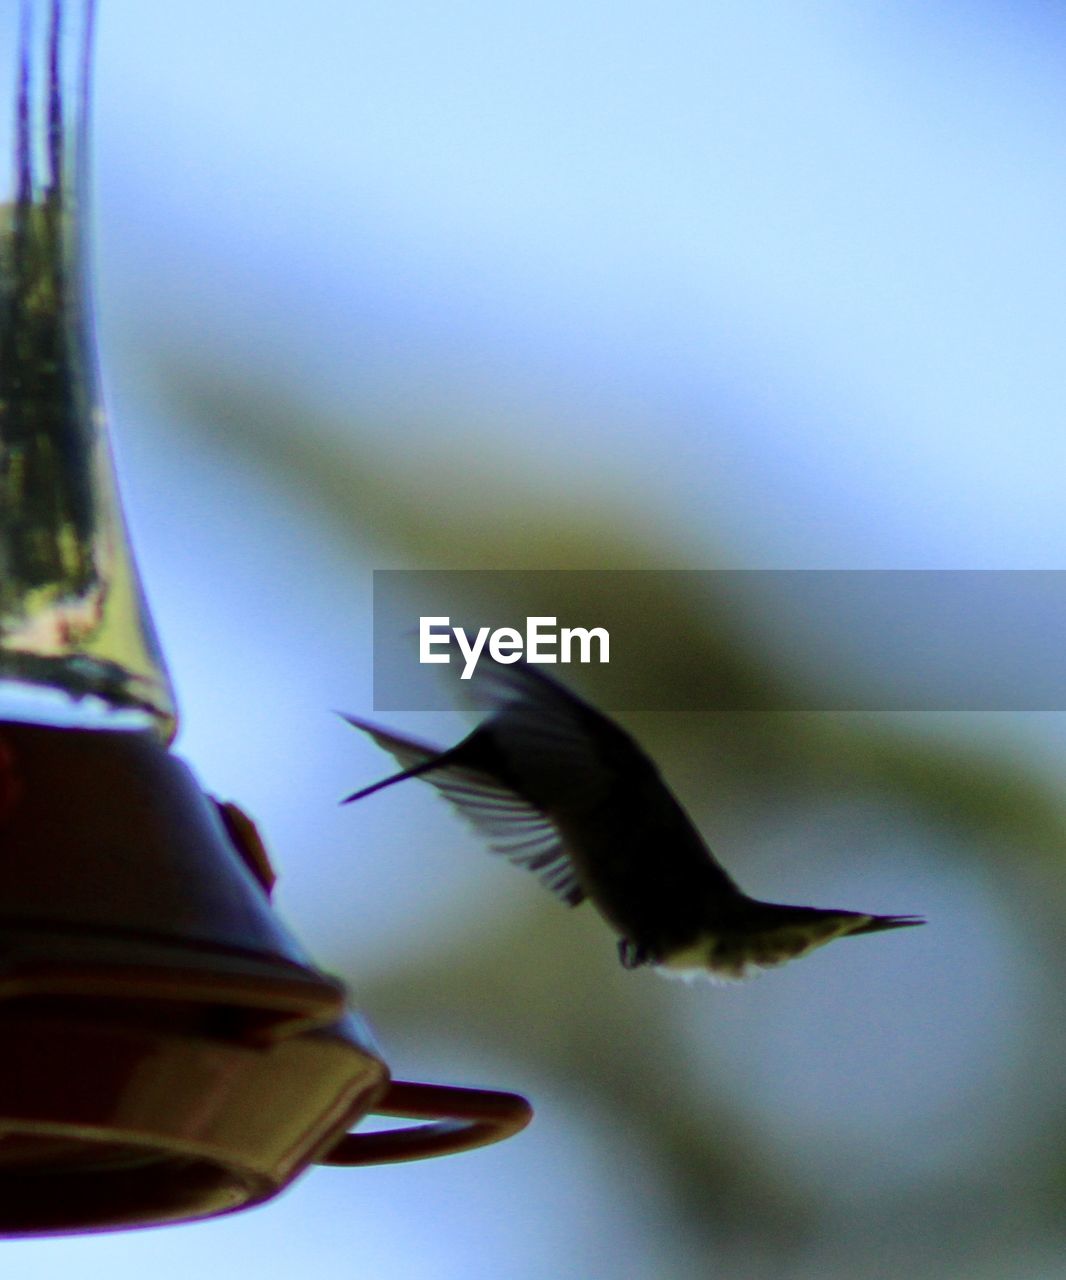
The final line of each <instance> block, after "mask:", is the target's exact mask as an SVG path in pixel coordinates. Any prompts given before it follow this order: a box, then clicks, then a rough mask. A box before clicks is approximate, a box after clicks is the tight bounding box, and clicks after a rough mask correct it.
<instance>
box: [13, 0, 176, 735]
mask: <svg viewBox="0 0 1066 1280" xmlns="http://www.w3.org/2000/svg"><path fill="white" fill-rule="evenodd" d="M93 14H94V5H93V3H92V2H91V0H74V2H73V3H72V2H71V0H65V2H64V0H0V22H2V32H3V39H2V40H0V719H2V720H30V721H33V722H36V723H48V724H56V725H65V726H70V727H74V726H80V727H95V728H126V727H130V728H132V727H149V726H151V727H154V728H155V729H156V731H157V732H158V734H159V736H160V737H161V738H163V740H165V741H169V740H170V738H172V737H173V734H174V729H175V719H174V716H175V712H174V698H173V694H172V690H171V686H170V682H169V680H168V678H167V674H166V669H165V666H164V663H163V659H162V656H161V652H160V648H159V644H158V642H157V640H156V636H155V631H154V628H153V625H152V621H151V616H150V614H149V612H148V609H147V607H146V605H145V602H144V596H143V593H142V590H141V585H140V580H139V578H138V574H137V568H136V565H135V563H134V560H133V556H132V553H131V550H130V544H129V539H128V537H127V534H126V529H125V524H124V521H123V516H122V511H121V508H120V506H119V502H118V497H117V492H116V484H115V478H114V470H113V464H112V459H111V451H110V447H109V443H108V436H107V427H106V422H105V418H104V414H103V410H102V407H101V399H100V392H99V376H98V372H97V367H96V351H95V340H94V333H93V311H92V300H91V292H90V287H89V285H90V281H89V279H88V276H87V272H86V255H85V238H86V232H85V226H86V217H85V214H86V209H85V205H86V191H87V174H86V164H87V156H86V146H85V139H86V134H87V128H88V103H89V68H90V58H89V49H90V46H91V37H92V23H93Z"/></svg>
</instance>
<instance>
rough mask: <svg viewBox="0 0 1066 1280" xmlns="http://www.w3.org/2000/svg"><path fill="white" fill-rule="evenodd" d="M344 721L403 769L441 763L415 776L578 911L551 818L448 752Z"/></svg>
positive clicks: (574, 885)
mask: <svg viewBox="0 0 1066 1280" xmlns="http://www.w3.org/2000/svg"><path fill="white" fill-rule="evenodd" d="M344 718H345V719H346V720H347V721H348V723H349V724H351V725H354V726H355V728H357V729H361V730H362V731H363V732H364V733H367V734H369V735H370V737H371V738H373V740H374V741H375V742H376V743H377V745H378V746H379V747H381V748H382V749H383V750H385V751H388V752H389V753H390V755H392V756H393V757H395V759H396V760H397V761H398V762H399V763H400V765H401V767H402V768H404V769H414V768H417V767H419V766H420V765H424V764H427V763H428V762H430V761H432V760H434V759H439V760H440V763H439V765H435V766H434V767H433V768H432V769H428V770H426V771H425V772H424V773H421V774H419V776H420V777H421V778H422V780H423V782H428V783H429V784H430V785H431V786H433V787H435V788H436V789H437V791H439V792H440V794H441V795H442V796H444V798H445V799H446V800H448V801H450V802H451V804H453V805H454V806H455V808H456V809H457V810H458V811H459V813H460V814H461V815H462V816H463V817H464V818H466V820H467V821H468V822H470V823H471V825H472V826H473V827H474V828H475V830H476V831H477V832H478V833H479V834H480V835H482V836H484V837H485V839H486V840H487V842H488V844H489V847H490V848H491V849H492V850H493V852H494V853H499V854H501V855H502V856H503V857H505V858H507V859H508V860H509V861H510V862H512V863H514V865H515V866H518V867H524V868H525V869H526V870H528V871H532V872H534V873H537V874H538V875H539V877H540V879H541V882H542V883H543V884H545V885H546V886H547V887H548V888H549V889H550V890H551V891H552V892H553V893H554V894H555V895H556V896H557V897H558V898H560V899H561V900H562V901H563V902H566V903H568V904H569V905H570V906H572V907H576V906H578V905H579V904H580V903H581V902H583V901H584V899H585V891H584V890H583V889H582V888H581V885H580V883H579V882H578V878H577V874H576V872H575V871H574V867H573V864H572V863H571V861H570V855H569V853H568V852H567V850H566V848H565V847H564V845H563V841H562V837H561V835H560V833H559V831H558V829H557V828H556V827H555V825H554V823H553V822H552V821H551V819H550V818H549V817H548V816H547V815H546V814H545V813H544V812H543V811H542V810H541V809H539V808H537V806H536V805H534V804H531V803H530V802H529V801H528V800H526V799H524V798H523V797H522V796H520V795H518V793H517V792H515V791H513V790H512V789H511V788H510V787H508V786H507V785H506V783H503V782H501V781H500V780H499V779H498V778H494V777H493V776H492V775H491V774H489V773H485V772H483V771H482V770H480V769H474V768H471V767H470V766H469V765H461V764H456V763H452V762H450V761H449V759H448V757H449V755H450V752H448V751H440V750H438V749H437V748H436V747H431V746H428V745H426V744H425V743H421V742H416V741H414V740H413V739H411V738H403V737H400V736H399V735H398V734H395V733H391V732H390V731H389V730H387V729H380V728H378V727H377V725H373V724H370V723H368V722H367V721H365V720H358V719H356V718H355V717H354V716H347V715H346V716H345V717H344Z"/></svg>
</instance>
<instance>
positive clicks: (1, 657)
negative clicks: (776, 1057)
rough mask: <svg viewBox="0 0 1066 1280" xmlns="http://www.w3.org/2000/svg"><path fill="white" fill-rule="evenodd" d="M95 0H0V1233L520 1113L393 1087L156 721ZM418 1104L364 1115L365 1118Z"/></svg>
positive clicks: (170, 1216) (100, 1224) (244, 846)
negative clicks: (89, 236) (110, 423)
mask: <svg viewBox="0 0 1066 1280" xmlns="http://www.w3.org/2000/svg"><path fill="white" fill-rule="evenodd" d="M93 16H94V5H93V3H92V0H0V24H2V28H0V37H2V38H0V63H2V65H0V1235H8V1236H19V1235H41V1234H52V1233H60V1232H74V1231H95V1230H105V1229H117V1228H122V1227H133V1226H147V1225H151V1224H156V1223H164V1222H177V1221H183V1220H187V1219H192V1218H201V1217H206V1216H209V1215H212V1214H218V1213H223V1212H227V1211H232V1210H237V1209H241V1208H244V1207H247V1206H250V1205H253V1204H257V1203H259V1202H261V1201H263V1200H266V1199H268V1198H270V1197H271V1196H273V1195H275V1194H276V1193H277V1192H278V1191H280V1190H281V1189H282V1188H284V1187H285V1186H287V1185H288V1184H289V1183H290V1182H291V1181H292V1180H293V1179H294V1178H296V1177H297V1176H298V1175H300V1174H301V1173H302V1172H304V1171H305V1170H306V1169H308V1168H309V1167H310V1166H311V1165H313V1164H314V1163H323V1164H344V1165H348V1164H351V1165H355V1164H371V1163H377V1162H383V1161H388V1160H405V1159H413V1158H416V1157H420V1156H425V1155H435V1154H444V1153H446V1152H449V1151H456V1150H462V1149H465V1148H468V1147H472V1146H477V1145H480V1144H483V1143H486V1142H491V1141H495V1140H497V1139H498V1138H502V1137H504V1136H506V1135H508V1134H510V1133H513V1132H515V1131H516V1130H518V1129H520V1128H522V1127H523V1125H524V1124H526V1123H527V1122H528V1119H529V1116H530V1111H529V1107H528V1104H527V1103H526V1102H525V1101H524V1099H522V1098H519V1097H517V1096H515V1095H512V1094H505V1093H495V1092H491V1091H483V1090H473V1089H453V1088H446V1087H444V1086H437V1085H423V1084H411V1083H401V1082H397V1081H393V1080H391V1078H390V1073H389V1069H388V1067H387V1065H386V1063H385V1061H384V1059H383V1058H382V1056H381V1052H380V1050H379V1049H378V1048H377V1046H376V1044H375V1042H374V1040H373V1037H372V1035H371V1033H370V1031H369V1030H368V1028H367V1026H366V1025H365V1024H364V1022H363V1021H362V1020H361V1019H360V1017H359V1016H358V1015H357V1014H356V1013H355V1012H353V1011H352V1010H351V1009H350V1008H349V1007H348V1004H347V1000H346V994H345V990H344V988H343V986H342V985H341V983H340V982H338V981H337V980H336V979H334V978H332V977H330V976H328V975H327V974H325V973H323V972H321V971H320V970H318V969H317V968H315V966H314V965H313V963H312V962H311V961H310V960H309V959H308V957H307V956H306V955H305V953H304V952H303V950H302V949H301V947H300V946H299V944H298V943H297V942H296V940H295V939H294V938H293V937H292V936H291V935H290V933H289V932H288V931H287V929H286V928H285V926H284V925H283V924H282V923H281V921H280V920H279V919H278V917H277V915H276V914H275V912H274V910H273V908H272V906H271V904H270V900H269V893H270V887H271V883H272V879H273V876H272V872H271V871H270V865H269V862H268V860H267V857H266V854H265V852H264V851H263V846H262V844H261V842H260V840H259V838H258V835H257V833H256V830H255V827H254V825H253V824H252V823H251V821H250V820H249V819H248V818H247V817H246V816H245V815H244V814H243V813H242V812H241V811H240V810H239V809H238V808H236V806H234V805H228V804H220V803H218V802H217V801H215V800H213V799H212V798H211V797H210V796H208V795H206V794H205V793H204V792H203V790H202V789H201V788H200V786H199V784H198V783H197V781H196V779H195V778H194V776H193V775H192V773H191V772H190V770H189V769H188V767H187V766H186V765H185V764H183V763H182V762H181V761H180V760H179V759H177V758H176V757H175V756H174V755H172V754H171V752H170V750H169V745H170V743H171V741H172V739H173V737H174V733H175V731H176V714H175V709H174V698H173V696H172V691H171V686H170V682H169V679H168V676H167V673H166V668H165V665H164V663H163V659H162V655H161V652H160V649H159V645H158V642H157V640H156V637H155V633H154V629H153V626H152V621H151V617H150V614H149V612H148V610H147V608H146V605H145V602H144V599H143V596H142V593H141V589H140V584H139V580H138V576H137V570H136V566H135V563H134V560H133V557H132V554H131V550H130V546H129V542H128V538H127V535H126V530H125V525H124V521H123V517H122V512H121V508H120V504H119V500H118V496H117V489H116V485H115V480H114V474H113V467H112V462H111V457H110V452H109V447H108V442H107V431H106V425H105V422H104V419H103V416H102V412H101V408H100V400H99V394H98V385H97V372H96V365H95V359H96V356H95V340H94V334H93V316H92V307H91V295H90V291H89V287H88V279H87V274H86V253H85V183H86V176H85V170H86V138H85V134H86V129H87V120H88V111H87V108H88V91H89V55H90V49H91V43H92V24H93ZM371 1113H376V1114H382V1115H398V1116H406V1117H409V1118H413V1119H421V1120H423V1121H426V1122H427V1123H423V1124H419V1125H415V1126H413V1127H406V1128H400V1129H392V1130H385V1131H378V1132H368V1133H350V1132H349V1130H350V1129H351V1128H352V1127H353V1126H354V1125H356V1124H357V1122H358V1121H359V1120H361V1119H362V1118H363V1117H364V1116H366V1115H368V1114H371Z"/></svg>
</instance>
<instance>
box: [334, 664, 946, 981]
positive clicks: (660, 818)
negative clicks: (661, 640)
mask: <svg viewBox="0 0 1066 1280" xmlns="http://www.w3.org/2000/svg"><path fill="white" fill-rule="evenodd" d="M478 692H479V694H480V696H481V700H482V701H483V702H484V703H485V704H486V705H487V707H488V709H489V712H490V714H489V716H488V718H487V719H486V720H485V721H484V722H483V723H482V724H481V725H479V726H478V728H476V729H475V730H474V731H473V733H471V734H470V735H469V736H468V737H466V738H464V739H463V741H462V742H460V743H458V744H457V745H456V746H454V747H451V748H450V749H448V750H445V751H440V750H437V749H435V748H433V747H430V746H427V745H425V744H422V743H418V742H414V741H412V740H410V739H407V738H402V737H399V736H398V735H396V734H393V733H391V732H389V731H387V730H384V729H380V728H377V727H376V726H374V725H371V724H368V723H367V722H365V721H362V720H357V719H356V718H354V717H352V716H346V717H345V718H346V719H347V720H348V721H349V723H351V724H353V725H354V726H355V727H356V728H358V729H361V730H363V731H364V732H366V733H368V734H370V736H371V737H372V738H373V739H374V740H375V742H377V744H378V745H379V746H380V747H383V748H384V749H385V750H386V751H389V752H390V753H391V754H392V755H393V756H395V758H396V759H397V760H398V761H399V763H400V764H401V766H402V767H403V772H402V773H399V774H395V775H393V776H392V777H389V778H386V779H385V780H384V781H382V782H379V783H376V784H374V785H373V786H370V787H366V788H364V789H363V790H361V791H357V792H356V793H355V794H354V795H351V796H349V797H348V800H349V801H351V800H358V799H361V798H362V797H364V796H366V795H369V794H371V793H372V792H374V791H377V790H379V789H380V788H381V787H384V786H388V785H390V784H391V783H393V782H399V781H401V780H403V779H404V778H408V777H421V778H423V779H424V780H425V781H426V782H428V783H430V784H431V785H432V786H434V787H435V788H436V789H437V790H438V791H439V792H440V793H441V794H442V795H444V796H445V798H446V799H448V800H450V801H451V802H452V803H453V804H454V805H455V806H456V807H457V808H458V809H459V810H460V812H461V813H462V814H463V815H464V816H465V817H466V818H467V819H469V820H470V821H471V822H472V823H473V824H474V826H475V827H476V828H477V829H478V830H479V831H480V832H481V833H482V834H483V835H485V836H486V837H487V838H488V840H489V842H490V844H491V846H492V848H493V849H494V850H495V851H497V852H499V853H501V854H504V855H505V856H507V857H508V858H510V860H511V861H512V862H514V863H516V864H518V865H520V866H524V867H526V868H528V869H529V870H531V871H534V872H537V873H539V874H540V876H541V878H542V879H543V880H544V882H545V883H546V884H547V885H548V887H549V888H551V889H552V890H553V892H555V893H556V894H557V896H559V897H560V898H561V899H562V900H563V901H564V902H567V903H568V904H570V905H571V906H577V905H579V904H580V903H581V902H582V901H584V900H585V899H586V898H588V899H589V900H590V901H591V902H592V903H593V905H594V906H595V907H596V909H597V910H598V911H599V913H600V914H601V915H602V916H603V917H604V919H605V920H606V921H607V922H608V923H609V924H610V925H611V926H612V927H613V928H614V929H615V930H616V931H617V933H618V934H619V937H620V941H619V955H620V957H621V960H622V963H623V965H625V967H626V968H635V967H637V966H639V965H644V964H651V965H655V966H658V967H659V968H660V969H662V970H663V971H665V972H678V973H690V972H696V973H705V974H709V975H711V976H712V977H717V978H724V979H730V978H742V977H746V976H747V975H748V974H749V973H751V972H753V971H755V970H757V969H761V968H767V967H771V966H773V965H778V964H782V963H784V962H785V961H786V960H791V959H793V958H795V957H798V956H801V955H805V954H806V953H807V952H808V951H812V950H813V949H814V948H816V947H819V946H822V945H823V944H824V943H826V942H831V941H832V940H833V939H834V938H839V937H845V936H847V935H849V934H855V933H872V932H876V931H878V930H882V929H894V928H900V927H903V926H906V925H912V924H920V923H922V922H921V920H919V919H918V918H917V917H914V916H875V915H869V914H864V913H861V912H854V911H833V910H822V909H819V908H816V907H791V906H782V905H778V904H775V903H767V902H759V901H757V900H756V899H754V898H749V897H748V896H747V895H746V894H745V893H743V892H742V891H741V890H740V889H739V888H738V887H737V885H736V884H735V883H734V881H733V880H732V878H731V877H730V876H729V874H728V873H727V872H726V871H725V870H724V868H723V867H721V866H720V865H719V864H718V862H717V861H716V860H715V858H714V856H713V855H712V853H711V851H710V849H709V848H708V847H707V844H706V842H705V841H704V839H703V837H702V836H701V835H700V833H699V831H698V830H697V829H696V827H695V826H694V825H693V823H692V821H691V819H690V818H689V817H688V815H687V814H686V813H685V811H684V809H683V808H682V807H681V805H680V804H679V803H678V801H677V800H676V799H675V797H674V796H673V794H672V793H671V791H670V790H669V788H668V787H667V786H666V784H665V782H664V781H663V780H662V777H661V776H660V774H659V771H658V769H657V768H656V766H655V765H654V763H653V762H652V761H651V759H650V758H649V757H648V756H647V755H646V754H645V752H644V751H643V750H642V749H641V748H640V747H639V746H638V745H637V743H636V742H635V741H634V740H633V739H632V738H631V737H630V736H629V734H627V733H626V732H625V731H624V730H623V729H621V728H620V727H619V726H618V725H616V724H615V723H614V722H613V721H611V720H610V719H608V717H606V716H605V715H603V714H601V713H600V712H599V711H596V710H595V709H594V708H593V707H591V706H589V704H588V703H586V702H584V701H582V700H581V699H580V698H578V697H576V696H575V695H574V694H572V693H570V692H569V691H568V690H567V689H565V688H563V686H562V685H560V684H559V683H558V682H557V681H555V680H553V679H551V678H550V677H548V676H547V675H545V674H544V673H543V672H540V671H538V670H535V669H534V668H532V667H529V666H527V665H525V664H523V663H516V664H514V665H510V666H503V665H501V664H493V666H491V667H490V668H488V674H487V675H486V676H485V677H483V678H481V679H480V682H479V689H478Z"/></svg>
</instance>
